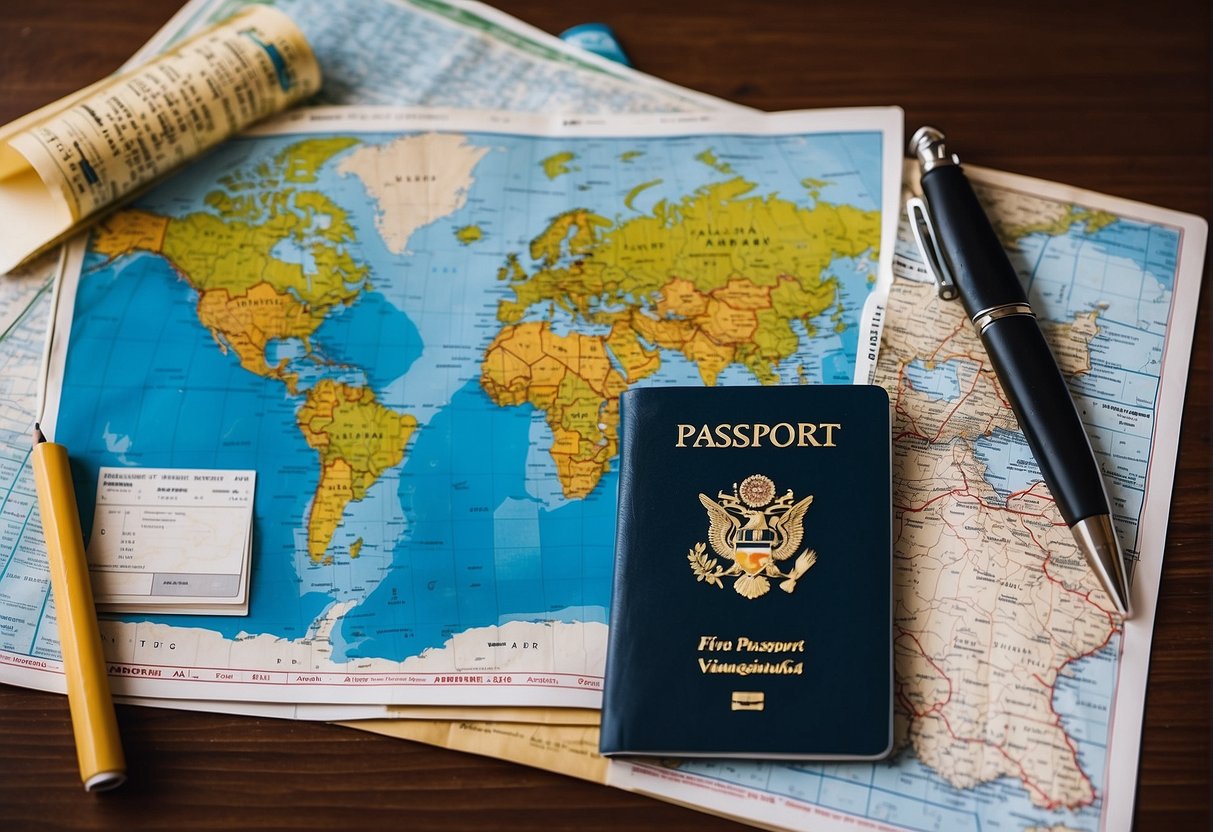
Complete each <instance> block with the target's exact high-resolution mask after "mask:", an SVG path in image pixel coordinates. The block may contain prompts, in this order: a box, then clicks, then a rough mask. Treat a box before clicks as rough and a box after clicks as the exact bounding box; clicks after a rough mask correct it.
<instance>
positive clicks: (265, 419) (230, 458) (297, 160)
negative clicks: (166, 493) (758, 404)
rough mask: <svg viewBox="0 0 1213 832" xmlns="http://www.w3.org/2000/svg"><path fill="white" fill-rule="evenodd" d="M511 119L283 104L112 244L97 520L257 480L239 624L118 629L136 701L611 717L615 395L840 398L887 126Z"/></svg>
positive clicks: (83, 279)
mask: <svg viewBox="0 0 1213 832" xmlns="http://www.w3.org/2000/svg"><path fill="white" fill-rule="evenodd" d="M512 118H513V119H514V121H515V122H516V123H507V122H506V121H504V120H503V119H504V117H502V116H499V115H498V116H495V117H493V118H492V119H489V118H484V117H479V116H476V115H467V114H461V113H455V112H453V111H450V112H443V111H434V112H429V113H426V112H424V111H415V112H413V113H412V114H410V113H409V112H408V111H383V110H358V111H352V112H351V111H349V110H341V111H337V110H316V111H311V113H303V114H301V115H293V116H292V117H290V119H289V120H288V121H286V122H284V123H283V124H282V125H281V126H279V127H278V128H276V129H267V130H263V131H260V132H259V133H257V134H256V135H250V136H247V137H244V138H241V139H238V140H236V141H233V142H231V143H230V144H229V145H227V146H225V147H224V148H223V149H221V150H220V151H219V152H217V153H215V154H213V155H212V156H210V157H208V158H207V159H206V160H204V161H203V162H201V163H200V164H198V165H196V166H194V167H193V168H191V169H190V170H189V171H187V172H186V173H185V174H183V175H182V176H181V177H178V178H177V179H175V180H174V181H173V183H172V187H168V186H165V187H162V188H160V189H158V190H156V191H153V192H151V193H149V194H148V195H147V196H145V197H143V198H142V199H141V200H139V201H138V202H137V203H136V204H135V205H133V206H132V207H130V208H128V209H126V210H124V211H122V212H119V213H117V214H114V215H113V216H112V217H110V218H109V219H107V220H106V221H105V222H104V223H103V224H102V225H101V226H100V227H98V229H97V230H96V231H95V232H94V234H93V236H92V238H91V240H90V242H89V244H88V247H87V250H85V251H83V252H82V253H81V254H80V259H79V264H80V265H79V268H78V280H76V281H75V282H74V283H73V285H72V291H73V294H70V295H68V297H69V298H70V301H69V302H70V303H71V306H70V311H71V312H72V313H73V314H71V315H70V316H69V318H70V320H69V319H68V318H61V319H60V324H61V325H62V326H63V327H64V330H65V331H66V330H67V328H68V327H70V332H71V336H70V341H68V342H67V349H66V363H65V364H64V365H63V367H62V369H61V370H57V371H56V385H55V387H56V390H57V391H58V392H59V393H60V398H59V399H58V401H59V406H58V407H57V410H56V411H53V412H57V414H58V418H57V419H56V420H55V421H54V424H53V427H54V430H55V436H56V439H57V441H62V442H65V443H67V444H69V445H70V446H71V447H72V449H73V454H74V455H75V456H76V458H77V459H78V460H79V462H80V477H79V479H78V482H77V487H78V489H79V493H80V501H81V504H82V506H83V508H82V515H83V516H84V517H85V518H86V519H87V518H88V517H90V516H91V505H92V502H93V499H94V490H95V477H96V471H97V468H98V467H99V466H102V465H127V466H182V467H217V468H241V467H245V468H255V469H256V470H257V472H258V479H257V483H258V491H257V495H256V508H255V511H256V525H255V534H254V566H253V584H252V589H251V598H252V601H251V612H250V615H249V616H248V617H247V618H243V619H229V620H226V621H224V620H219V619H215V618H187V617H181V616H172V617H168V616H163V617H159V618H146V617H141V618H139V619H135V618H129V619H126V620H116V621H111V622H107V623H106V625H105V633H106V637H107V639H108V640H109V647H108V650H109V657H110V659H111V661H112V662H115V663H126V664H128V665H131V666H138V668H139V669H138V670H137V671H135V673H137V674H138V675H137V676H136V675H134V674H130V675H129V678H128V674H121V675H122V676H123V679H124V681H123V682H121V683H120V684H122V685H125V686H126V689H128V690H130V691H132V692H139V693H141V694H144V695H160V696H166V695H167V696H177V697H188V696H197V695H200V692H201V691H206V694H205V695H207V696H208V697H213V696H214V695H215V691H216V690H218V689H217V688H215V687H214V686H213V685H211V684H210V683H213V682H216V681H218V682H222V683H223V687H222V695H223V696H224V697H226V698H236V699H240V698H243V699H250V700H265V701H288V702H289V701H294V702H326V701H332V702H342V703H349V702H353V703H364V704H374V703H382V704H392V703H415V704H431V703H439V702H440V703H462V704H575V705H591V706H592V705H595V704H597V702H598V699H599V697H600V689H601V688H600V686H601V675H602V663H603V649H604V644H605V632H606V626H607V621H606V609H607V606H608V601H609V591H610V574H611V564H612V549H613V542H614V511H615V492H616V488H617V472H616V469H615V460H616V458H617V455H618V428H619V410H618V401H619V395H620V394H621V393H622V392H623V391H624V390H626V389H627V388H628V387H631V386H633V385H638V384H683V385H687V384H693V385H702V384H708V385H715V384H775V383H837V382H847V381H849V380H850V379H851V378H852V375H853V373H854V367H855V361H856V352H857V344H858V342H859V337H860V336H859V333H858V324H859V317H860V312H861V310H862V308H863V305H864V303H865V301H866V300H867V298H868V297H869V295H871V294H872V293H873V292H876V291H881V290H882V281H881V280H880V277H881V275H882V273H884V274H887V273H888V272H887V270H888V268H889V264H890V262H891V261H890V259H889V253H888V252H889V247H890V244H891V241H892V239H893V236H894V230H895V227H894V222H895V220H893V218H892V214H891V213H890V212H889V211H887V210H885V211H882V201H885V200H888V201H890V202H891V200H889V195H890V193H895V189H896V185H897V170H898V168H897V159H896V157H895V152H896V147H897V146H898V138H897V136H896V135H895V134H896V133H897V131H898V130H899V127H898V125H899V123H900V114H899V113H898V112H897V111H895V110H867V111H863V110H861V111H855V112H854V113H853V114H847V113H845V112H842V113H840V114H837V115H833V116H831V117H829V118H825V119H823V118H822V117H818V116H813V115H810V114H788V115H785V116H779V117H761V118H754V117H748V116H747V117H742V118H740V119H737V118H735V117H727V116H720V117H699V116H696V117H693V118H688V117H675V116H669V117H648V118H647V119H646V118H639V119H635V118H630V117H629V118H618V119H602V120H599V121H597V122H595V123H593V124H587V125H584V126H582V127H579V128H576V129H569V128H565V129H563V130H556V129H555V127H556V126H558V125H559V121H558V120H554V119H547V118H544V117H527V116H516V117H512ZM680 119H681V121H682V122H683V123H684V124H685V123H687V122H690V125H691V126H689V127H688V126H683V125H681V124H679V121H680ZM726 127H727V128H728V129H725V128H726ZM553 160H557V161H553ZM882 249H883V251H884V257H883V259H882V256H881V255H882ZM882 269H884V270H885V271H884V272H882ZM85 533H86V536H87V534H88V529H86V530H85ZM204 683H205V684H204Z"/></svg>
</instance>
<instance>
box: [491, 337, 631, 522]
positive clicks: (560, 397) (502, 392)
mask: <svg viewBox="0 0 1213 832" xmlns="http://www.w3.org/2000/svg"><path fill="white" fill-rule="evenodd" d="M480 383H481V386H482V387H483V388H484V390H485V392H486V393H488V395H489V397H490V398H491V399H492V400H493V401H494V402H495V403H497V404H498V405H502V406H513V405H520V404H527V403H529V404H532V405H534V406H535V407H536V408H538V409H540V410H542V411H543V413H544V416H545V417H546V418H547V423H548V426H549V427H550V428H551V430H552V436H553V441H552V445H551V448H550V453H551V455H552V459H553V461H554V462H555V463H556V471H557V474H558V475H559V477H560V484H561V486H562V487H563V490H564V494H565V496H566V497H569V498H570V499H572V498H578V497H584V496H586V495H587V494H589V493H590V491H592V490H593V489H594V486H595V485H597V484H598V480H599V479H600V478H601V477H602V474H603V472H604V471H606V470H607V466H608V464H609V462H610V460H611V458H612V457H613V456H615V454H616V451H617V437H618V427H619V394H620V393H622V392H623V390H624V389H625V388H626V387H627V383H626V381H625V380H624V377H623V376H622V375H620V373H619V372H618V371H617V370H615V369H614V368H613V367H612V366H611V361H610V358H609V357H608V355H607V350H606V339H604V338H600V337H596V336H587V335H579V334H576V333H574V334H571V335H568V336H561V335H556V334H555V333H553V332H552V331H551V327H550V325H549V324H548V323H547V322H532V323H524V324H517V325H514V326H508V327H505V328H504V329H503V330H502V331H501V333H500V334H499V335H498V336H497V337H496V338H495V339H493V343H492V344H491V345H490V346H489V348H488V349H487V350H486V351H485V357H484V361H483V363H482V365H481V376H480Z"/></svg>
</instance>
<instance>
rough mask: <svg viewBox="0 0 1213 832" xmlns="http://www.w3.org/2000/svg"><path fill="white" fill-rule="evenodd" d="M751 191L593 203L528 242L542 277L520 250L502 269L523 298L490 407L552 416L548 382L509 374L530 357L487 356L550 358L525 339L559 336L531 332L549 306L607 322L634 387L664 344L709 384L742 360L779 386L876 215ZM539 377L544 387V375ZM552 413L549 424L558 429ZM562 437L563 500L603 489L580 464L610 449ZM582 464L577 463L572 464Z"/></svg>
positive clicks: (558, 446) (514, 307) (871, 247)
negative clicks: (625, 205)
mask: <svg viewBox="0 0 1213 832" xmlns="http://www.w3.org/2000/svg"><path fill="white" fill-rule="evenodd" d="M713 160H714V157H713ZM701 161H702V160H701ZM646 184H651V183H646ZM637 187H644V186H637ZM753 190H754V185H753V184H751V183H749V182H747V181H745V180H744V179H741V178H734V179H731V180H729V181H727V182H720V183H716V184H713V185H709V186H706V187H704V188H701V189H699V190H697V191H696V192H694V193H693V194H691V195H689V196H687V197H685V198H684V199H682V200H680V201H679V202H677V203H669V202H667V201H664V200H663V201H661V202H658V203H657V204H656V205H655V206H654V207H653V209H652V211H651V212H650V213H648V214H644V215H641V216H638V217H634V218H632V219H629V220H627V221H622V222H615V221H612V220H610V219H608V218H607V217H605V216H602V215H600V214H596V213H594V212H592V211H589V210H585V209H576V210H572V211H567V212H565V213H563V214H560V215H559V216H557V217H555V218H553V219H552V220H551V222H550V223H549V224H548V226H547V227H546V228H544V229H543V230H542V231H541V232H540V233H539V234H538V235H536V236H535V238H534V239H533V240H532V241H531V245H530V250H529V255H530V258H531V260H532V261H534V262H535V263H536V268H535V269H534V271H533V272H530V273H528V271H527V269H526V268H525V267H524V266H523V264H522V262H521V260H520V258H519V256H518V255H516V254H514V255H510V256H508V257H507V259H506V262H505V264H504V265H503V266H502V267H501V269H500V271H499V272H498V278H499V279H501V280H502V281H508V284H509V288H510V289H511V290H512V291H513V295H514V297H513V298H510V299H506V300H503V301H502V302H500V303H499V304H498V309H497V316H498V319H499V320H500V321H501V322H502V323H503V324H505V325H506V326H505V329H504V330H503V331H502V334H501V335H500V336H499V337H498V339H497V341H495V342H494V345H493V347H491V348H490V351H489V353H490V355H488V356H486V361H485V368H486V369H485V372H484V374H483V376H482V381H483V383H484V384H485V389H486V390H488V391H489V393H490V395H491V396H493V397H494V401H497V402H498V403H499V404H507V403H510V402H524V401H527V402H531V403H532V404H534V405H535V406H536V407H539V408H540V409H544V408H545V407H546V406H547V405H545V404H543V402H546V401H549V400H550V399H551V397H550V395H549V392H548V390H547V388H546V387H544V388H542V389H540V390H539V391H537V392H536V393H535V394H533V395H530V394H528V393H527V391H526V387H527V385H528V384H529V383H531V382H530V379H531V376H529V375H527V374H526V373H516V372H514V371H513V368H514V367H515V364H516V363H517V364H521V365H522V366H527V367H529V366H530V365H531V363H532V361H531V360H530V359H518V361H517V362H515V360H514V358H513V357H511V358H509V359H508V360H507V359H505V358H501V357H500V356H497V357H493V356H492V352H493V350H494V349H497V348H502V349H504V347H505V345H506V344H508V345H509V349H508V350H506V352H508V353H511V354H515V353H516V354H519V355H521V354H524V353H525V354H527V355H531V354H534V353H535V352H536V351H539V352H542V348H541V347H540V346H538V345H531V346H529V347H527V348H526V349H527V350H530V352H526V350H524V349H523V348H522V347H520V346H519V344H520V343H521V342H522V341H523V340H525V339H527V338H530V339H536V338H538V337H539V336H540V334H544V335H545V337H547V336H550V335H551V333H550V331H548V330H546V329H542V328H539V327H537V326H535V325H531V324H522V321H523V320H524V318H525V317H526V316H527V315H528V314H533V312H534V310H535V309H537V308H538V309H542V308H544V307H545V306H546V307H547V309H548V312H549V315H551V314H563V315H568V316H571V317H572V318H573V319H574V320H578V321H583V322H585V323H588V324H591V325H597V326H603V327H609V335H608V336H607V337H606V338H605V339H603V338H601V337H595V339H594V340H595V342H596V343H598V344H600V345H604V346H605V351H606V354H607V356H608V357H609V358H613V360H614V362H615V364H616V365H617V367H618V370H617V371H616V375H618V376H619V378H620V380H621V381H622V382H625V383H632V382H634V381H636V380H637V379H640V378H644V377H645V376H648V375H651V374H652V373H654V372H656V371H657V370H658V369H659V368H660V353H659V350H662V349H666V350H674V351H677V352H679V353H681V354H682V355H684V356H685V357H686V358H688V359H689V360H691V361H693V362H694V363H695V365H696V367H697V368H698V370H699V374H700V377H701V378H702V379H703V381H704V383H705V384H709V385H710V384H715V383H716V381H717V379H718V378H719V376H720V374H721V373H722V372H723V371H724V370H725V368H727V367H729V366H731V365H734V364H740V365H742V366H744V367H746V368H747V369H748V370H750V372H752V373H753V374H754V376H755V378H757V379H758V380H759V381H762V382H765V383H770V382H774V381H776V380H777V378H778V372H777V371H778V368H779V366H780V364H781V362H783V361H784V360H785V359H787V358H788V357H789V356H791V355H792V354H794V353H795V351H796V349H797V347H798V346H799V343H800V336H799V335H798V334H797V331H796V329H795V328H794V326H795V325H797V324H799V325H800V326H803V327H804V328H805V329H806V330H808V331H809V333H810V334H813V326H812V324H811V323H810V322H811V321H812V320H813V319H814V318H816V317H817V316H819V315H822V314H823V313H825V312H828V311H829V310H830V309H831V308H832V307H837V306H838V301H837V287H836V284H835V282H834V281H833V280H832V279H827V278H826V277H825V276H824V273H825V270H826V269H827V268H828V267H829V265H830V264H831V263H833V262H834V261H835V260H836V259H838V258H840V257H861V256H869V255H872V254H874V253H875V252H876V251H877V248H878V243H879V239H880V215H879V212H877V211H871V212H864V211H860V210H858V209H855V208H852V207H849V206H835V205H827V204H818V205H817V206H816V207H814V208H812V209H805V208H802V207H800V206H798V205H796V204H795V203H793V202H790V201H788V200H783V199H780V198H778V197H777V196H772V195H766V196H763V195H754V194H753V193H752V192H753ZM634 193H635V191H633V194H634ZM873 267H874V261H873ZM839 315H841V311H840V310H839ZM837 320H838V318H836V323H837ZM490 359H492V360H490ZM537 383H540V384H547V382H546V381H545V380H543V378H542V376H541V377H540V380H539V381H538V382H537ZM549 386H550V385H549ZM614 386H615V385H613V384H612V385H608V388H607V389H608V390H609V389H613V388H614ZM595 389H596V390H599V389H601V388H595ZM620 389H622V388H620ZM503 391H508V393H506V392H503ZM596 395H599V394H598V393H596ZM614 396H617V393H615V394H609V395H608V398H606V399H600V400H598V403H597V407H598V408H599V409H601V410H602V411H604V412H607V413H610V412H613V410H614V408H616V407H617V403H616V402H615V400H614ZM561 406H563V405H561ZM547 416H548V419H549V423H552V424H558V423H559V422H560V419H559V418H557V417H555V416H553V415H552V414H547ZM602 423H603V424H605V425H606V428H605V429H603V430H604V432H603V435H602V439H603V440H604V441H605V442H606V445H607V447H614V442H615V433H614V430H615V426H614V423H613V422H611V421H609V420H604V421H603V422H602ZM554 432H556V430H555V428H554ZM556 436H557V441H556V442H555V443H554V445H553V448H554V452H553V458H554V459H556V457H557V456H558V455H559V456H560V458H559V459H558V460H557V462H558V465H557V467H558V470H560V471H561V472H562V474H561V476H562V480H561V482H562V485H563V486H564V489H565V492H566V493H568V494H575V493H576V494H579V493H583V492H584V489H585V485H586V484H587V483H589V482H595V483H596V482H597V480H598V478H600V477H601V475H602V474H603V473H604V472H605V471H606V462H605V461H604V462H603V464H602V466H601V467H600V468H599V469H598V470H597V472H596V473H595V474H593V475H592V476H590V474H589V472H590V467H589V466H588V465H586V464H582V463H586V462H587V461H588V460H600V459H601V460H609V458H610V455H607V456H606V457H603V456H602V455H601V454H599V453H597V452H594V453H590V449H589V448H587V447H586V446H585V445H584V444H581V443H580V442H575V441H574V440H575V439H584V436H581V437H573V436H571V435H569V434H568V433H567V432H563V431H562V432H556ZM574 444H576V445H577V447H579V448H580V449H581V452H580V454H579V455H577V456H575V457H574V456H569V455H568V454H567V453H566V449H568V448H570V447H572V446H573V445H574ZM574 459H576V460H577V461H578V463H579V464H578V465H577V466H575V467H574V466H572V465H571V461H572V460H574ZM574 471H575V476H576V477H577V481H576V483H574V482H572V481H569V480H566V479H565V473H564V472H568V474H569V476H573V475H574V473H573V472H574ZM591 487H592V486H591Z"/></svg>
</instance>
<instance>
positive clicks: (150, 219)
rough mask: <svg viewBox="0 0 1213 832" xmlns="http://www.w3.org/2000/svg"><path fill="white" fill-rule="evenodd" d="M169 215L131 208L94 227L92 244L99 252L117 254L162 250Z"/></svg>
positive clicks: (112, 255) (107, 255)
mask: <svg viewBox="0 0 1213 832" xmlns="http://www.w3.org/2000/svg"><path fill="white" fill-rule="evenodd" d="M168 224H169V219H168V217H162V216H160V215H159V214H151V213H148V212H147V211H139V210H135V209H131V210H128V211H119V212H118V213H117V214H113V215H111V216H109V217H107V218H106V219H105V220H103V221H102V222H101V224H100V225H98V226H97V228H96V229H95V230H94V231H93V240H92V247H93V250H94V251H96V252H98V253H99V254H104V255H105V256H106V257H110V258H114V257H118V256H121V255H123V254H127V253H128V252H132V251H137V250H140V249H141V250H143V251H151V252H159V251H160V250H161V249H162V248H163V247H164V236H165V233H166V232H167V231H168Z"/></svg>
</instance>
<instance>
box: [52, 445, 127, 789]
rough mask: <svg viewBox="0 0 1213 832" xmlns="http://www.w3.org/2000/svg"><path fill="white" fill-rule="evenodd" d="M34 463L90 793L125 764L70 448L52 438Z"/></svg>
mask: <svg viewBox="0 0 1213 832" xmlns="http://www.w3.org/2000/svg"><path fill="white" fill-rule="evenodd" d="M33 468H34V483H35V487H36V488H37V491H38V507H39V513H40V515H41V517H42V530H43V534H44V535H45V539H46V550H47V565H48V568H49V570H50V579H51V592H52V593H53V594H54V599H55V618H56V621H57V623H58V626H59V648H60V653H61V654H62V660H63V674H64V677H65V679H66V682H67V697H68V705H69V708H70V709H71V715H72V731H73V733H74V735H75V739H76V756H77V759H78V761H79V763H80V777H81V779H82V780H83V781H84V784H85V788H86V789H88V790H89V791H94V790H98V791H99V790H103V789H106V788H113V787H114V786H117V785H120V784H121V783H122V781H123V780H124V779H125V771H126V761H125V758H124V757H123V754H122V740H121V737H120V736H119V734H118V720H117V718H116V716H115V714H114V704H113V700H112V699H111V697H110V688H109V677H108V674H107V671H106V663H105V654H104V653H103V652H102V648H101V632H100V629H99V627H98V625H97V611H96V608H95V607H94V605H93V590H92V585H91V583H90V578H89V571H88V561H87V559H86V558H85V553H84V539H83V536H82V535H81V532H80V515H79V512H78V510H77V507H76V494H75V491H74V490H73V488H72V478H71V468H70V466H69V464H68V456H67V449H66V448H64V447H63V446H62V445H57V444H54V443H51V442H42V443H39V444H38V445H35V446H34V451H33Z"/></svg>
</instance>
